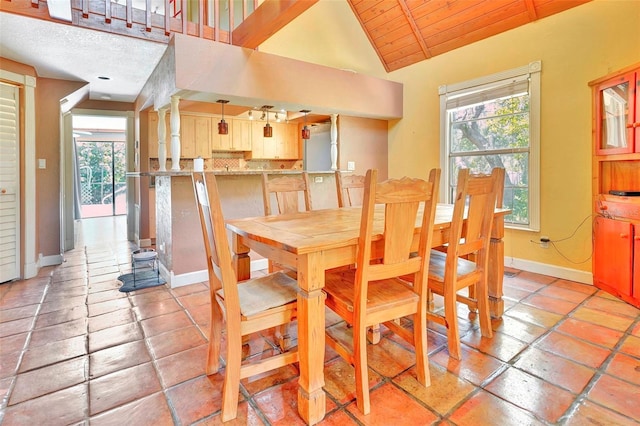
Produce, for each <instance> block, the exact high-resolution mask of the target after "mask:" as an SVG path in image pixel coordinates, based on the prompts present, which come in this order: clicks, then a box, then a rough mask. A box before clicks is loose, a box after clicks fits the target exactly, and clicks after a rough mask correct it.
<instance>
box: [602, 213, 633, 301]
mask: <svg viewBox="0 0 640 426" xmlns="http://www.w3.org/2000/svg"><path fill="white" fill-rule="evenodd" d="M594 227H595V230H594V232H595V250H594V254H593V256H594V271H593V283H594V284H595V285H596V286H597V287H599V288H602V289H604V290H608V291H609V292H611V293H612V294H615V295H616V296H619V297H622V296H627V297H629V296H632V294H633V292H632V288H633V278H634V266H636V265H639V264H640V251H637V250H635V253H634V245H635V246H637V245H638V244H634V228H635V226H634V225H633V224H632V223H630V222H625V221H622V220H615V219H607V218H605V217H597V218H596V223H595V226H594ZM634 259H635V260H634ZM635 269H637V268H635ZM635 274H636V275H637V274H638V271H637V270H636V271H635ZM638 284H639V285H640V282H639V283H638Z"/></svg>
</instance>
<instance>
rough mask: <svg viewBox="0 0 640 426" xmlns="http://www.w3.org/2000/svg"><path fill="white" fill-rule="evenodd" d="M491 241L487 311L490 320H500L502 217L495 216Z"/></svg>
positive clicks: (502, 273)
mask: <svg viewBox="0 0 640 426" xmlns="http://www.w3.org/2000/svg"><path fill="white" fill-rule="evenodd" d="M493 220H494V222H493V229H492V232H491V241H490V243H489V270H488V271H487V272H488V281H489V283H488V284H489V311H490V312H491V317H492V318H498V319H499V318H502V314H503V313H504V300H502V295H503V290H502V283H503V280H504V241H503V240H502V239H503V237H504V217H503V216H502V215H500V216H495V217H494V219H493Z"/></svg>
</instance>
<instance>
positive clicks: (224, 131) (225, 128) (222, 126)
mask: <svg viewBox="0 0 640 426" xmlns="http://www.w3.org/2000/svg"><path fill="white" fill-rule="evenodd" d="M228 102H229V101H226V100H224V99H218V103H219V104H221V105H222V120H220V122H219V123H218V134H219V135H228V134H229V124H228V123H227V122H226V121H224V104H226V103H228Z"/></svg>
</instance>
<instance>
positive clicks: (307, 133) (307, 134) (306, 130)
mask: <svg viewBox="0 0 640 426" xmlns="http://www.w3.org/2000/svg"><path fill="white" fill-rule="evenodd" d="M300 112H302V113H304V127H303V128H302V139H305V140H306V139H311V129H309V127H307V114H309V113H310V112H311V111H309V110H308V109H303V110H301V111H300Z"/></svg>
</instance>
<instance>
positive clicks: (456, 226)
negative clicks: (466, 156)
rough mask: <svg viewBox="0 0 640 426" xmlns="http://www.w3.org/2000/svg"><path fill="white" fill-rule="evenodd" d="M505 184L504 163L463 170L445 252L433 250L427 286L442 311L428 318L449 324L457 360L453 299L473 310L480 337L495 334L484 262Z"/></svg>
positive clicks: (451, 346) (450, 342) (451, 349)
mask: <svg viewBox="0 0 640 426" xmlns="http://www.w3.org/2000/svg"><path fill="white" fill-rule="evenodd" d="M503 185H504V169H502V168H494V169H493V171H492V172H491V174H489V175H472V174H470V172H469V169H461V170H460V171H459V173H458V183H457V186H456V194H455V202H454V207H453V217H452V222H451V229H450V230H449V242H448V244H447V246H446V247H445V248H446V251H439V250H432V251H431V260H430V263H429V284H428V287H429V290H430V291H432V292H433V293H436V294H439V295H441V296H443V298H444V316H442V315H436V314H433V313H430V315H429V319H430V320H433V321H435V322H438V323H440V324H443V325H444V326H446V327H447V345H448V349H449V355H450V356H451V357H452V358H455V359H460V358H461V350H460V332H459V327H458V320H457V309H456V303H457V302H461V303H464V304H466V305H467V306H468V307H469V309H470V310H471V311H474V312H477V315H478V317H479V319H480V330H481V333H482V335H483V336H484V337H492V336H493V331H492V330H491V318H490V311H489V294H488V283H487V275H488V273H487V271H488V266H487V265H488V260H489V244H490V239H491V226H492V223H493V213H494V210H495V208H496V200H497V199H499V200H502V196H501V195H498V194H499V193H500V192H501V188H502V187H503ZM500 202H501V201H500ZM409 280H411V278H409ZM463 288H467V289H468V295H467V296H464V295H462V294H459V293H458V292H459V290H461V289H463Z"/></svg>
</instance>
